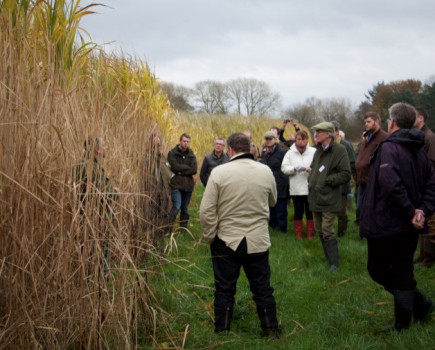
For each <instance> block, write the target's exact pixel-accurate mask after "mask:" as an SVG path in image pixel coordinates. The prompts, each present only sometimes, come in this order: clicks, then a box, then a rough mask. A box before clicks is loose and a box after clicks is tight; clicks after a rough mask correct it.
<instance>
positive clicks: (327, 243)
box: [308, 122, 351, 271]
mask: <svg viewBox="0 0 435 350" xmlns="http://www.w3.org/2000/svg"><path fill="white" fill-rule="evenodd" d="M313 130H314V142H315V144H316V146H317V151H316V153H315V154H314V158H313V162H312V163H311V173H310V175H309V178H308V203H309V205H310V210H311V211H312V212H313V218H314V229H315V230H316V232H317V234H318V235H319V238H320V241H321V242H322V246H323V250H324V252H325V256H326V258H327V260H328V262H329V266H330V271H334V270H336V269H337V268H338V266H339V257H338V245H337V239H336V237H335V236H334V221H335V218H336V217H337V213H338V212H340V210H341V206H342V200H341V186H342V185H344V184H346V183H348V182H349V180H350V177H351V172H350V165H349V157H348V155H347V152H346V149H345V148H344V147H343V146H342V145H340V144H338V143H335V142H334V131H335V128H334V125H333V124H332V123H329V122H322V123H319V124H316V125H314V126H313Z"/></svg>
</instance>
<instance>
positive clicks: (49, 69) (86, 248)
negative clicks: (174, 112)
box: [0, 0, 170, 349]
mask: <svg viewBox="0 0 435 350" xmlns="http://www.w3.org/2000/svg"><path fill="white" fill-rule="evenodd" d="M79 5H80V1H69V2H67V1H37V0H35V1H25V0H22V1H10V0H5V1H3V2H2V3H1V4H0V295H1V298H0V348H22V349H28V348H46V349H55V348H59V349H65V348H78V347H84V348H92V347H94V348H125V349H130V348H134V347H135V346H136V345H137V344H138V335H139V334H141V336H144V337H145V338H146V337H148V338H149V339H151V341H157V338H156V335H155V327H154V325H155V324H156V323H157V318H158V317H159V306H158V303H157V302H156V301H155V300H153V290H152V286H150V285H149V284H148V282H147V278H146V272H147V271H151V270H152V267H151V266H150V264H149V261H151V259H155V260H158V251H157V250H156V249H155V247H154V243H155V242H154V241H153V234H152V233H153V230H154V227H153V224H152V222H150V221H149V220H148V219H147V217H146V215H145V213H146V211H147V205H149V201H146V200H145V201H144V200H142V199H143V198H147V196H148V197H149V196H150V194H148V193H147V192H146V185H145V187H144V186H143V183H141V182H143V181H145V182H146V179H144V178H143V177H141V175H140V174H141V172H142V171H143V170H142V169H141V159H142V157H143V155H144V154H145V153H146V152H147V144H146V142H144V140H145V139H147V136H148V135H149V134H150V133H151V132H153V131H155V130H159V132H162V133H164V130H165V128H166V126H165V125H166V123H167V120H168V118H169V113H170V110H169V109H168V107H167V106H168V105H167V102H166V98H165V96H163V95H162V94H161V93H160V92H159V90H158V89H157V83H156V78H155V77H154V75H153V74H152V73H151V72H150V70H149V69H148V67H147V65H146V64H144V63H143V62H140V60H137V59H132V58H128V57H125V56H116V55H107V54H105V53H104V52H103V51H101V50H92V46H93V44H92V43H86V42H84V41H83V38H80V37H79V35H78V30H79V29H78V28H79V21H80V18H81V17H82V16H83V15H85V14H87V13H90V12H91V10H90V9H91V8H90V7H88V8H81V7H80V6H79ZM120 67H122V69H121V68H120ZM97 135H102V137H103V138H104V139H105V141H106V143H107V144H108V152H107V156H106V158H105V159H103V160H101V165H102V166H103V167H104V168H105V170H106V174H107V175H108V177H109V178H110V182H111V185H112V186H114V187H118V188H119V192H118V200H117V201H114V202H113V203H111V210H112V211H113V213H111V214H110V216H106V215H105V214H104V213H103V214H102V209H101V207H102V204H101V200H102V198H104V196H105V193H103V192H102V191H98V190H95V191H93V190H91V188H92V186H91V185H92V184H91V176H89V177H88V186H87V192H86V196H87V198H88V200H87V201H86V202H85V204H84V206H83V205H82V203H81V202H80V195H79V192H80V186H79V185H78V184H77V176H76V173H75V172H76V171H75V169H76V165H77V164H78V163H80V162H81V161H84V162H85V163H86V164H87V167H88V168H87V169H88V170H89V169H91V167H92V159H87V158H86V157H85V150H84V141H85V140H87V139H88V138H91V139H95V137H96V136H97ZM144 188H145V190H144ZM104 206H105V204H104ZM106 248H107V250H108V252H109V253H108V263H106V262H104V259H105V249H106ZM106 264H107V265H108V268H107V265H106Z"/></svg>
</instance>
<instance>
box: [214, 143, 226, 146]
mask: <svg viewBox="0 0 435 350" xmlns="http://www.w3.org/2000/svg"><path fill="white" fill-rule="evenodd" d="M215 146H222V147H223V146H225V145H224V144H223V143H215Z"/></svg>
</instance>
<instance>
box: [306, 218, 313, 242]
mask: <svg viewBox="0 0 435 350" xmlns="http://www.w3.org/2000/svg"><path fill="white" fill-rule="evenodd" d="M313 237H314V221H313V220H307V238H308V239H313Z"/></svg>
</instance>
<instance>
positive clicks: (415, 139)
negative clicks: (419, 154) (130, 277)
mask: <svg viewBox="0 0 435 350" xmlns="http://www.w3.org/2000/svg"><path fill="white" fill-rule="evenodd" d="M384 142H393V143H397V144H400V145H402V146H404V147H406V148H408V149H410V150H418V149H420V148H422V147H423V146H424V133H423V131H421V130H418V129H399V130H397V131H395V132H394V133H392V134H391V135H390V136H388V137H387V138H386V139H385V140H384Z"/></svg>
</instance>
